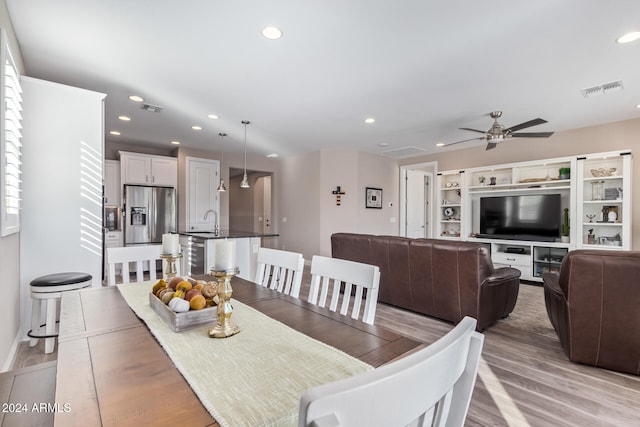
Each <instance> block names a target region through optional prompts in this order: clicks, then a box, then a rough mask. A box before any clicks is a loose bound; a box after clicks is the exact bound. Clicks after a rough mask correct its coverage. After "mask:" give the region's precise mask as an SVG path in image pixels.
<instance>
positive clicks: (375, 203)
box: [365, 187, 382, 209]
mask: <svg viewBox="0 0 640 427" xmlns="http://www.w3.org/2000/svg"><path fill="white" fill-rule="evenodd" d="M365 203H366V204H365V207H367V208H372V209H382V188H372V187H367V189H366V195H365Z"/></svg>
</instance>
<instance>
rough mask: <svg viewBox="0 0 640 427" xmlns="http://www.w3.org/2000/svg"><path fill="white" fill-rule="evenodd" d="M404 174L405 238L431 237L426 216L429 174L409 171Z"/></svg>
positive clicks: (427, 210) (427, 211)
mask: <svg viewBox="0 0 640 427" xmlns="http://www.w3.org/2000/svg"><path fill="white" fill-rule="evenodd" d="M406 172H407V175H406V184H407V185H406V195H405V201H406V212H407V214H406V236H407V237H412V238H424V237H431V233H430V229H431V225H430V222H429V215H428V213H429V194H430V182H431V174H429V173H428V172H424V171H420V170H411V169H409V170H407V171H406Z"/></svg>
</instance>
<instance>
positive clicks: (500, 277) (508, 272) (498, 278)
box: [484, 267, 521, 286]
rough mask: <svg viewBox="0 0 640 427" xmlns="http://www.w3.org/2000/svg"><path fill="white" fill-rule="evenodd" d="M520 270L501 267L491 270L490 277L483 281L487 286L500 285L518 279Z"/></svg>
mask: <svg viewBox="0 0 640 427" xmlns="http://www.w3.org/2000/svg"><path fill="white" fill-rule="evenodd" d="M520 274H521V273H520V270H518V269H517V268H512V267H501V268H496V269H495V270H493V273H491V275H490V276H487V278H486V279H485V280H484V281H485V283H486V284H487V285H489V286H497V285H501V284H502V283H504V282H508V281H511V280H514V279H518V278H520Z"/></svg>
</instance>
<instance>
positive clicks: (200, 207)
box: [186, 157, 220, 232]
mask: <svg viewBox="0 0 640 427" xmlns="http://www.w3.org/2000/svg"><path fill="white" fill-rule="evenodd" d="M219 169H220V162H218V161H217V160H209V159H199V158H195V157H187V158H186V175H187V176H186V178H187V179H186V184H187V201H186V208H187V212H186V218H187V223H186V231H187V232H191V231H214V230H215V227H216V225H218V226H219V225H220V218H219V214H220V196H219V193H218V191H217V188H218V184H219Z"/></svg>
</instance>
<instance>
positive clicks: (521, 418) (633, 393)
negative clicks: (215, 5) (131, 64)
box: [18, 269, 640, 427]
mask: <svg viewBox="0 0 640 427" xmlns="http://www.w3.org/2000/svg"><path fill="white" fill-rule="evenodd" d="M307 270H308V269H307ZM309 283H310V277H309V275H308V274H305V278H304V279H303V288H302V291H301V295H300V296H301V298H303V299H306V297H307V294H308V287H309ZM376 324H378V325H383V326H386V327H388V328H389V329H392V330H395V331H397V332H399V333H401V334H403V335H406V336H408V337H410V338H414V339H417V340H420V341H423V342H425V343H427V344H429V343H432V342H434V341H436V340H437V339H438V338H440V337H441V336H442V335H444V334H446V333H447V332H448V331H450V330H451V329H452V328H453V325H451V324H449V323H446V322H443V321H440V320H437V319H433V318H430V317H427V316H422V315H418V314H416V313H412V312H409V311H406V310H402V309H398V308H395V307H391V306H388V305H386V304H378V311H377V314H376ZM484 334H485V343H484V348H483V352H482V355H483V360H482V362H481V366H480V371H479V375H478V380H477V383H476V388H475V391H474V394H473V399H472V402H471V406H470V408H469V414H468V417H467V422H466V424H465V425H466V426H469V427H476V426H478V427H480V426H481V427H489V426H491V427H502V426H508V427H527V426H531V427H538V426H539V427H548V426H559V427H564V426H567V427H570V426H576V427H578V426H580V427H591V426H594V427H595V426H597V427H601V426H602V427H607V426H616V427H627V426H628V427H634V426H640V377H637V376H633V375H626V374H621V373H616V372H612V371H607V370H604V369H599V368H594V367H590V366H585V365H578V364H575V363H572V362H570V361H569V360H568V359H567V358H566V356H565V354H564V352H563V351H562V348H561V346H560V342H559V341H558V338H557V337H556V335H555V332H554V330H553V327H552V326H551V324H550V323H549V320H548V319H547V315H546V311H545V307H544V297H543V290H542V287H540V286H539V285H532V284H524V283H523V284H522V285H521V287H520V294H519V297H518V303H517V305H516V308H515V310H514V312H513V313H512V314H511V315H510V316H509V318H507V319H504V320H500V321H498V322H497V323H496V324H495V325H493V326H492V327H490V328H489V329H488V330H486V331H485V332H484ZM25 347H26V349H29V347H28V345H26V346H25ZM22 350H23V348H22V347H21V350H20V353H22ZM31 350H33V349H31ZM40 354H41V353H40ZM41 357H42V362H46V359H45V358H46V357H51V356H41ZM18 360H21V361H22V363H23V366H24V363H40V361H39V360H38V356H37V355H34V354H32V355H30V356H29V357H26V356H23V355H21V354H19V355H18Z"/></svg>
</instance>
